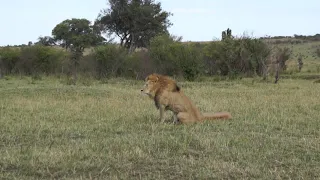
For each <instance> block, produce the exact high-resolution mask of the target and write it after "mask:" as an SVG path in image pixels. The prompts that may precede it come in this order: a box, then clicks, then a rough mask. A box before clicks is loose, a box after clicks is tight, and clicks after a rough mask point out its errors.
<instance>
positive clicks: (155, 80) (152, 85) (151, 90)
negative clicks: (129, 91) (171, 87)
mask: <svg viewBox="0 0 320 180" xmlns="http://www.w3.org/2000/svg"><path fill="white" fill-rule="evenodd" d="M159 79H160V76H159V75H157V74H150V75H149V76H147V77H146V79H145V83H144V85H143V88H142V89H141V92H142V93H144V94H147V95H149V96H150V97H151V96H154V94H155V92H156V91H157V89H158V88H160V86H159Z"/></svg>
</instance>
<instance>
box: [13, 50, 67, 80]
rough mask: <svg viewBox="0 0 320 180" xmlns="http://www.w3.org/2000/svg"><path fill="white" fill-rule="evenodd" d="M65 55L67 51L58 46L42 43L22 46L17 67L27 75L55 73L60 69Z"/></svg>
mask: <svg viewBox="0 0 320 180" xmlns="http://www.w3.org/2000/svg"><path fill="white" fill-rule="evenodd" d="M66 56H67V52H66V51H64V50H62V49H58V48H52V47H48V46H42V45H35V46H26V47H22V48H21V54H20V59H19V62H18V63H17V69H18V70H19V72H22V73H24V74H27V75H30V74H33V73H44V74H55V73H58V72H59V71H60V68H61V65H62V62H63V61H64V59H65V57H66Z"/></svg>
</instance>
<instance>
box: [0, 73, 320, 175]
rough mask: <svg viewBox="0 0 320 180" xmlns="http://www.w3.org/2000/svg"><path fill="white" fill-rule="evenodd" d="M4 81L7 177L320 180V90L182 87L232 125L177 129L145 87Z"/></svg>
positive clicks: (0, 117)
mask: <svg viewBox="0 0 320 180" xmlns="http://www.w3.org/2000/svg"><path fill="white" fill-rule="evenodd" d="M30 82H31V80H30V79H28V78H25V79H22V80H19V79H16V78H12V79H10V80H0V98H1V101H0V123H1V126H0V145H1V146H0V147H1V148H0V154H1V157H0V178H1V179H52V178H55V179H81V178H83V179H89V178H92V179H95V178H96V179H208V178H209V179H290V178H291V179H318V178H320V139H319V136H320V131H319V129H320V121H319V120H320V118H319V112H320V101H319V100H320V94H319V89H320V84H319V83H317V84H316V83H312V81H307V80H289V79H287V80H281V82H280V84H278V85H275V84H266V83H255V82H253V81H252V80H251V79H246V80H242V81H233V82H213V81H208V82H198V83H181V85H182V87H183V89H184V91H185V93H186V94H187V95H189V96H190V97H191V98H192V99H193V100H194V102H195V103H196V104H197V106H198V107H199V108H200V109H201V110H202V111H222V110H227V111H230V112H231V113H232V115H233V117H234V119H233V120H230V121H211V122H206V123H203V124H195V125H188V126H175V125H173V124H171V123H170V122H171V120H170V118H171V117H170V115H171V113H166V115H167V119H168V122H167V123H164V124H162V123H160V122H159V113H158V111H157V110H156V108H155V107H154V105H153V102H152V101H150V100H149V99H148V98H147V97H145V96H141V95H140V94H139V93H140V87H141V85H142V82H138V81H129V80H127V81H123V82H121V83H118V82H117V80H116V79H115V80H110V81H109V83H108V84H101V83H98V82H94V83H93V84H92V86H80V85H79V86H66V85H63V84H61V83H60V82H59V80H57V79H50V78H46V79H44V80H42V81H36V82H32V83H30Z"/></svg>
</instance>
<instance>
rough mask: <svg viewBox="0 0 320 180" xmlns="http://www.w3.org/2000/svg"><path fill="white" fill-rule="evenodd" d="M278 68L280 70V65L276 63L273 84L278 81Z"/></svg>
mask: <svg viewBox="0 0 320 180" xmlns="http://www.w3.org/2000/svg"><path fill="white" fill-rule="evenodd" d="M279 70H280V65H279V63H278V64H277V69H276V75H275V81H274V83H275V84H277V83H278V81H279Z"/></svg>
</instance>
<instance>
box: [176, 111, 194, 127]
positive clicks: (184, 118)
mask: <svg viewBox="0 0 320 180" xmlns="http://www.w3.org/2000/svg"><path fill="white" fill-rule="evenodd" d="M177 118H178V121H180V122H181V123H183V124H186V123H193V122H194V121H193V119H192V117H190V115H189V114H188V113H186V112H179V113H178V114H177Z"/></svg>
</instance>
